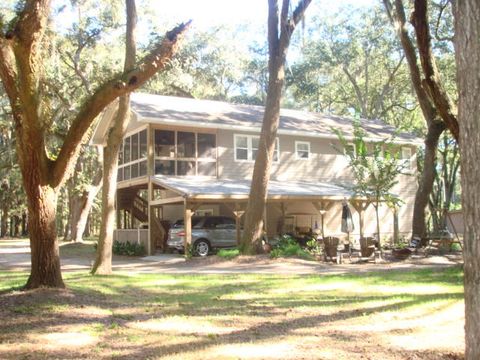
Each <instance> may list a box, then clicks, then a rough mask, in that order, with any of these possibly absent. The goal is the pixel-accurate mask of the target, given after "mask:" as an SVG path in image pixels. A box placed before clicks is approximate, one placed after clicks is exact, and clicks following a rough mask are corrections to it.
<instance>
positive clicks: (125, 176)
mask: <svg viewBox="0 0 480 360" xmlns="http://www.w3.org/2000/svg"><path fill="white" fill-rule="evenodd" d="M123 180H130V166H125V167H124V168H123Z"/></svg>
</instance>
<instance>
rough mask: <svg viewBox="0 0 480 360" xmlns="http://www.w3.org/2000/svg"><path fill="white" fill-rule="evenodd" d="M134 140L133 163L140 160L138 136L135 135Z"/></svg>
mask: <svg viewBox="0 0 480 360" xmlns="http://www.w3.org/2000/svg"><path fill="white" fill-rule="evenodd" d="M131 138H132V161H135V160H138V134H133V135H132V136H131Z"/></svg>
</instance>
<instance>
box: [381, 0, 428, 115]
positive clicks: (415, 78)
mask: <svg viewBox="0 0 480 360" xmlns="http://www.w3.org/2000/svg"><path fill="white" fill-rule="evenodd" d="M394 1H395V7H394V6H393V4H392V2H391V1H390V0H383V3H384V5H385V9H386V10H387V14H388V16H389V18H390V20H391V21H392V24H393V26H394V28H395V30H396V32H397V35H398V37H399V38H400V42H401V43H402V47H403V50H404V52H405V57H406V59H407V63H408V67H409V69H410V78H411V80H412V84H413V88H414V90H415V93H416V95H417V99H418V103H419V104H420V108H421V109H422V113H423V117H424V119H425V122H426V123H427V125H430V123H431V122H432V121H434V119H435V117H436V110H435V107H434V106H433V104H432V103H431V102H430V99H429V97H428V95H427V93H426V92H425V89H424V88H423V87H422V77H421V73H420V68H419V66H418V61H417V53H416V50H415V47H414V46H413V42H412V39H411V38H410V35H409V34H408V30H407V20H406V16H405V9H404V7H403V1H402V0H394Z"/></svg>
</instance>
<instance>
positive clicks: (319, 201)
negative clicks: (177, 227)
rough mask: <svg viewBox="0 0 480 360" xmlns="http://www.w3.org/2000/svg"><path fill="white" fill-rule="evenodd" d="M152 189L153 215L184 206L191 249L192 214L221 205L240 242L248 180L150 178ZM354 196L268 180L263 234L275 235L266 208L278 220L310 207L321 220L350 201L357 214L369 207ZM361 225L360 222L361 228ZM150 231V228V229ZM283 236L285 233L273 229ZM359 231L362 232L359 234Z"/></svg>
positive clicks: (339, 189) (338, 190) (341, 189)
mask: <svg viewBox="0 0 480 360" xmlns="http://www.w3.org/2000/svg"><path fill="white" fill-rule="evenodd" d="M151 182H152V185H153V187H154V188H155V189H157V191H156V192H155V194H154V196H153V197H152V200H151V201H150V202H149V205H150V207H151V211H150V213H152V211H158V210H156V209H159V208H162V207H163V206H166V205H172V204H177V205H183V218H184V225H185V245H186V246H190V245H191V240H192V233H191V219H192V215H193V214H194V213H195V211H196V210H197V209H198V208H199V207H200V206H202V205H206V204H222V205H224V206H225V207H226V208H228V209H229V210H230V212H231V213H232V214H233V216H234V217H235V219H236V230H237V241H239V239H240V228H241V226H240V220H241V217H242V215H243V214H244V213H245V208H246V205H247V201H248V196H249V193H250V183H251V181H250V180H248V179H244V180H229V179H212V178H195V179H191V178H185V177H173V176H168V177H166V176H153V177H151ZM352 197H353V192H352V191H351V190H349V189H347V188H346V187H342V186H339V185H335V184H331V183H322V182H316V183H312V182H301V181H275V180H270V182H269V190H268V197H267V206H266V207H265V209H264V228H265V231H266V232H269V233H270V234H271V233H274V232H275V231H274V230H273V229H270V230H271V231H268V230H269V229H267V221H266V219H267V212H268V209H269V206H270V207H271V206H277V207H279V209H280V213H281V215H280V217H281V218H283V224H284V223H285V222H284V219H285V215H286V214H285V208H286V206H287V205H288V204H291V203H298V202H301V203H311V204H312V205H313V207H314V209H316V211H317V214H319V215H320V216H321V219H322V223H323V217H324V215H325V214H326V213H327V212H328V211H329V210H330V209H331V208H332V206H333V205H334V204H335V203H341V202H342V201H343V200H345V199H347V200H350V201H351V203H352V205H353V206H354V207H355V208H356V209H357V210H360V211H359V215H360V217H361V216H362V215H361V213H362V212H363V211H362V210H363V209H365V208H366V206H368V201H367V200H362V199H357V198H355V199H353V198H352ZM160 213H161V211H160ZM362 223H363V221H362V220H360V224H362ZM149 228H150V229H153V228H154V227H153V226H150V227H149ZM276 230H279V231H278V232H282V230H284V229H276ZM360 231H361V230H360Z"/></svg>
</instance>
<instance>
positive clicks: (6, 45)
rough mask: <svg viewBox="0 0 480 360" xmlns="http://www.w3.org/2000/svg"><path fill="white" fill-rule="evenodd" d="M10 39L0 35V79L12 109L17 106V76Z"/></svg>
mask: <svg viewBox="0 0 480 360" xmlns="http://www.w3.org/2000/svg"><path fill="white" fill-rule="evenodd" d="M10 42H11V40H7V39H5V38H1V37H0V78H1V79H2V83H3V87H4V89H5V92H6V93H7V95H8V98H9V99H10V106H11V107H12V111H14V112H15V110H16V109H17V108H18V106H19V104H18V98H19V94H18V88H17V85H16V81H15V79H16V78H17V67H16V63H15V55H14V54H13V49H12V46H11V43H10Z"/></svg>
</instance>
